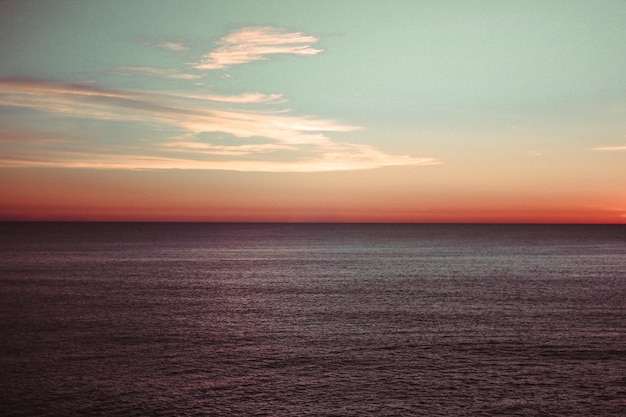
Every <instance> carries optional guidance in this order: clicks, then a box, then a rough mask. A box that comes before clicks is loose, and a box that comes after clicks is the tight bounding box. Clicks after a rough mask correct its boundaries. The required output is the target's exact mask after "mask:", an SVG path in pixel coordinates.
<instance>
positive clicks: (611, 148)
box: [591, 146, 626, 152]
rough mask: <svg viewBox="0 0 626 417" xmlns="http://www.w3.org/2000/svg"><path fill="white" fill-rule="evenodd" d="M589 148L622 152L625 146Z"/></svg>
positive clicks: (625, 148)
mask: <svg viewBox="0 0 626 417" xmlns="http://www.w3.org/2000/svg"><path fill="white" fill-rule="evenodd" d="M591 150H592V151H601V152H624V151H626V146H601V147H598V148H591Z"/></svg>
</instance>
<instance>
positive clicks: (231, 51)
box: [194, 26, 323, 70]
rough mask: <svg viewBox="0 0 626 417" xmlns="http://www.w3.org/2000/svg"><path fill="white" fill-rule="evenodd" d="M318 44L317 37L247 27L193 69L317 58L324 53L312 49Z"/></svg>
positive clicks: (219, 44)
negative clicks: (285, 57)
mask: <svg viewBox="0 0 626 417" xmlns="http://www.w3.org/2000/svg"><path fill="white" fill-rule="evenodd" d="M318 41H319V39H318V38H316V37H315V36H310V35H305V34H303V33H301V32H288V31H287V30H285V29H282V28H275V27H272V26H252V27H245V28H241V29H239V30H236V31H234V32H231V33H230V34H228V35H226V36H224V37H223V38H221V39H219V40H218V41H217V45H218V46H219V47H218V48H217V49H216V50H214V51H212V52H209V53H207V54H205V55H204V57H203V58H202V60H201V62H200V63H198V64H196V65H194V67H195V68H196V69H200V70H217V69H226V68H229V67H231V66H233V65H238V64H245V63H248V62H253V61H260V60H266V59H267V56H268V55H278V54H290V55H303V56H311V55H316V54H319V53H320V52H322V51H323V50H322V49H315V48H313V47H311V45H312V44H315V43H317V42H318Z"/></svg>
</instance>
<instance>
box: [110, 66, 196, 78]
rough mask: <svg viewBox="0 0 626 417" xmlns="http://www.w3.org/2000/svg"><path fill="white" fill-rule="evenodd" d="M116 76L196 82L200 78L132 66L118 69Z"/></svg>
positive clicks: (182, 73) (175, 70) (173, 71)
mask: <svg viewBox="0 0 626 417" xmlns="http://www.w3.org/2000/svg"><path fill="white" fill-rule="evenodd" d="M117 74H119V75H123V76H129V75H139V76H146V75H147V76H150V77H159V78H170V79H175V80H197V79H200V78H202V75H199V74H189V73H184V72H180V71H179V70H177V69H175V68H156V67H134V66H122V67H119V70H118V71H117Z"/></svg>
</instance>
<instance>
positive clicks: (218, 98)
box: [0, 0, 626, 223]
mask: <svg viewBox="0 0 626 417" xmlns="http://www.w3.org/2000/svg"><path fill="white" fill-rule="evenodd" d="M0 219H3V220H128V221H131V220H157V221H160V220H167V221H170V220H173V221H293V222H296V221H331V222H342V221H349V222H354V221H365V222H377V221H382V222H522V223H528V222H541V223H545V222H556V223H570V222H571V223H587V222H589V223H626V2H624V1H622V0H616V1H610V0H597V1H591V0H584V1H577V0H566V1H556V0H551V1H545V0H537V1H532V0H531V1H495V0H494V1H471V0H470V1H439V0H436V1H415V0H408V1H399V0H396V1H382V0H381V1H363V0H359V1H356V0H355V1H324V0H316V1H299V0H295V1H294V0H289V1H287V0H285V1H271V0H265V1H237V0H235V1H233V0H228V1H205V0H202V1H193V0H187V1H162V0H132V1H128V0H123V1H117V0H107V1H100V0H97V1H92V0H68V1H61V0H51V1H31V0H8V1H7V0H3V1H0Z"/></svg>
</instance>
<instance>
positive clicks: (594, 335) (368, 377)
mask: <svg viewBox="0 0 626 417" xmlns="http://www.w3.org/2000/svg"><path fill="white" fill-rule="evenodd" d="M0 318H1V321H0V415H2V416H188V415H189V416H494V415H501V416H625V415H626V226H623V225H621V226H565V225H560V226H547V225H358V224H344V225H340V224H133V223H126V224H115V223H113V224H106V223H4V224H0Z"/></svg>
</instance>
